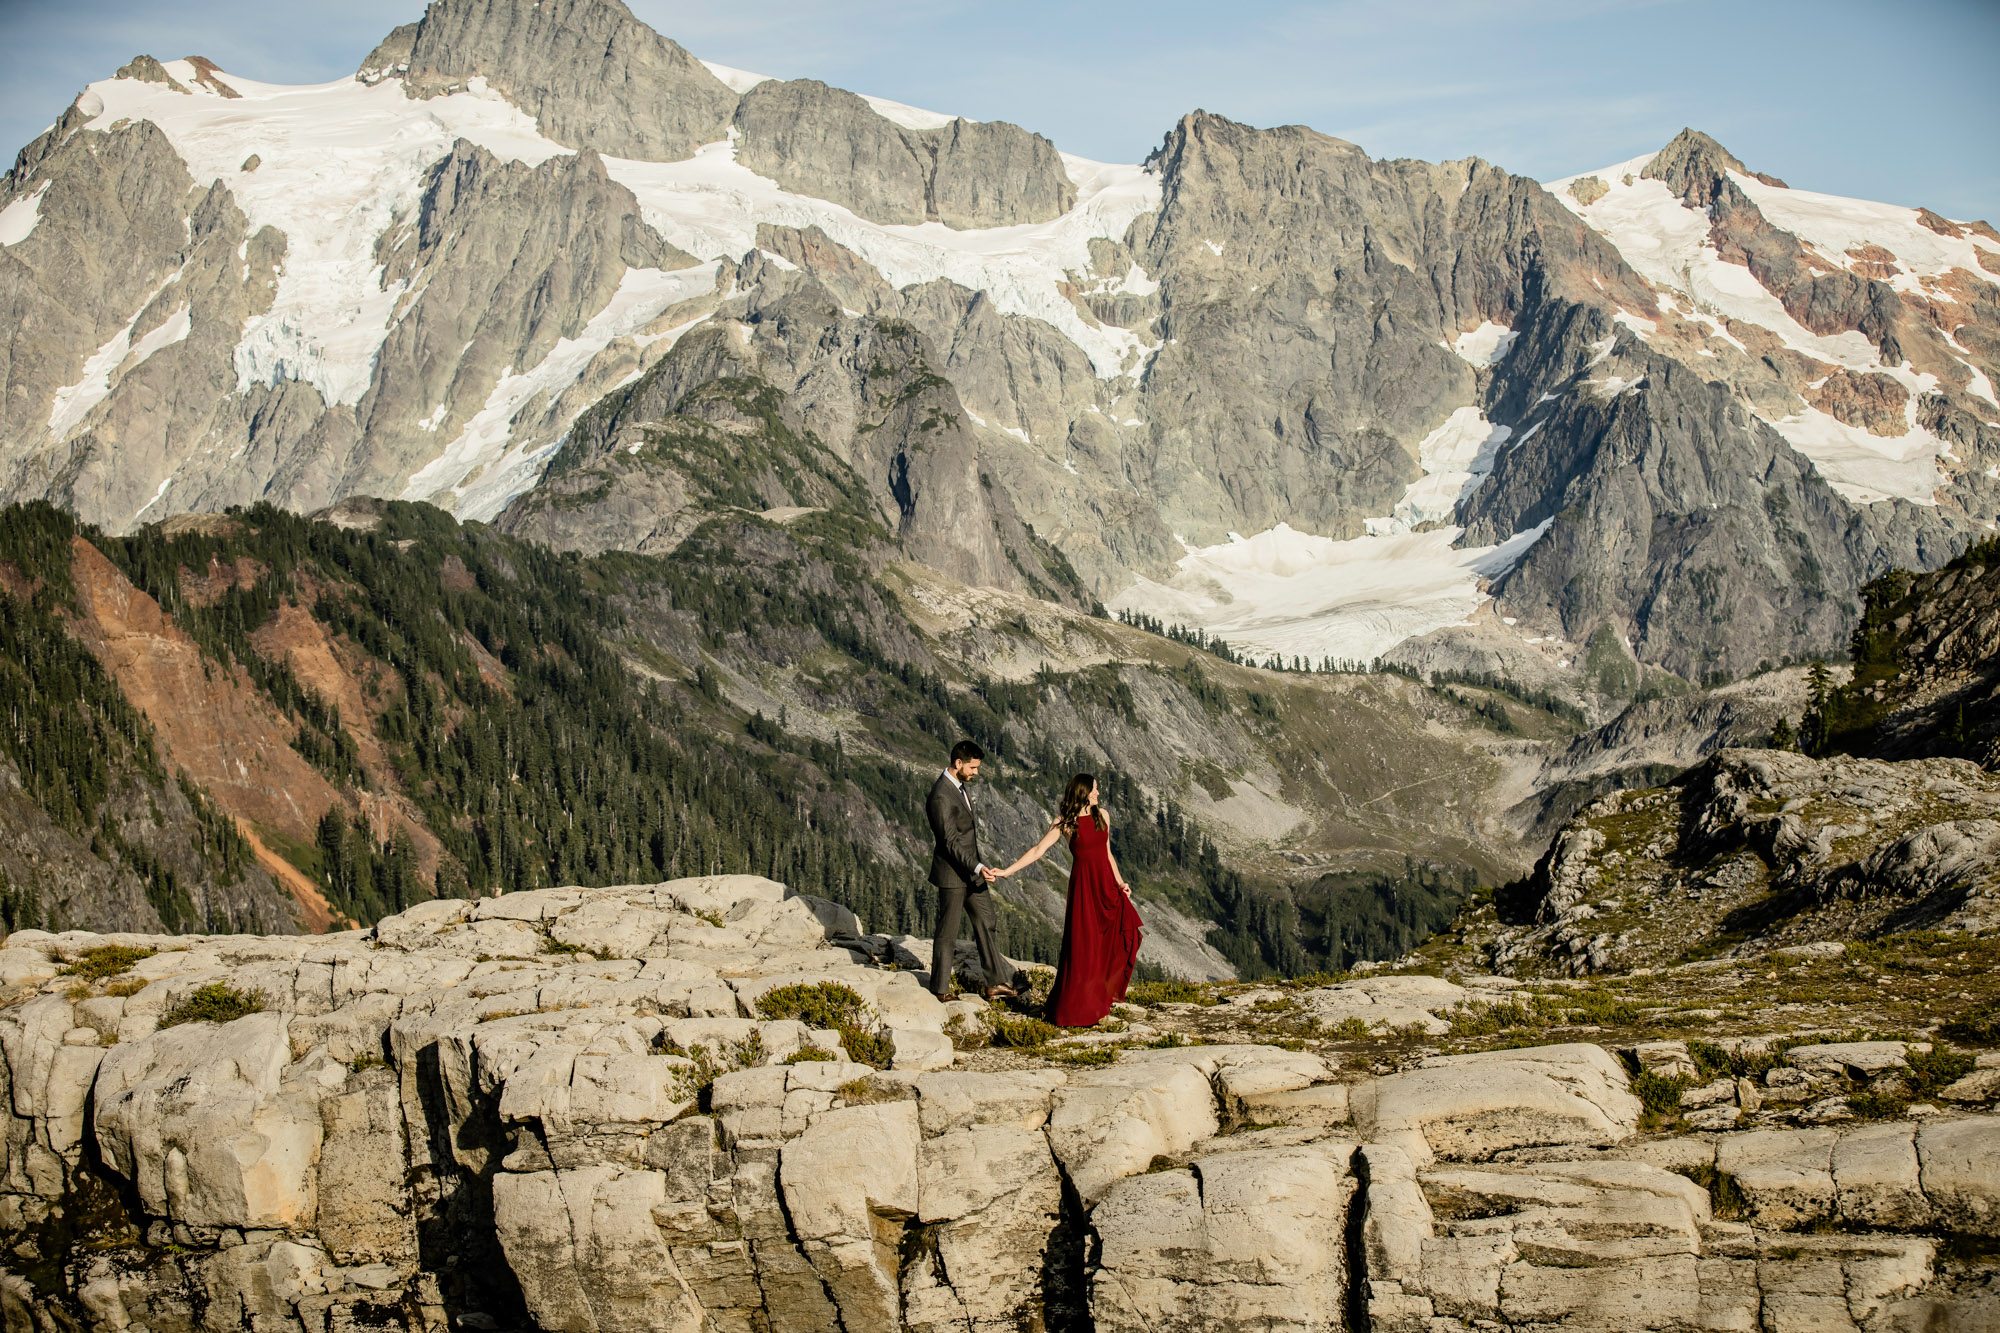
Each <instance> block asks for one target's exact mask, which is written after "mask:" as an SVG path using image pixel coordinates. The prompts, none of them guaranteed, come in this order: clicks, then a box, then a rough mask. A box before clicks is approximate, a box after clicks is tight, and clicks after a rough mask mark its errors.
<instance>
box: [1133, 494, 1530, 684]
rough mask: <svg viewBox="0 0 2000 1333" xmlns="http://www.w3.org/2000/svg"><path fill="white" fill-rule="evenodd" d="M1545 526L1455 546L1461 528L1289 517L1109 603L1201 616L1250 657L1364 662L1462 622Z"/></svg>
mask: <svg viewBox="0 0 2000 1333" xmlns="http://www.w3.org/2000/svg"><path fill="white" fill-rule="evenodd" d="M1547 530H1548V524H1547V523H1543V524H1541V525H1540V526H1538V527H1535V528H1531V529H1529V530H1528V531H1526V532H1523V533H1519V534H1516V535H1515V536H1514V537H1512V538H1510V539H1509V540H1507V541H1506V542H1503V543H1502V544H1500V545H1498V546H1484V547H1473V548H1469V549H1464V550H1456V549H1453V547H1452V543H1453V542H1454V541H1456V540H1458V537H1459V534H1460V532H1461V531H1462V530H1461V529H1459V528H1455V527H1443V528H1433V529H1432V530H1430V531H1428V532H1410V531H1407V530H1398V531H1390V532H1385V533H1383V534H1382V535H1370V536H1365V537H1355V538H1352V539H1350V540H1348V541H1335V540H1334V539H1332V538H1330V537H1315V536H1312V535H1311V534H1309V533H1304V532H1299V531H1296V530H1294V529H1293V528H1292V527H1291V526H1290V525H1289V524H1285V523H1280V524H1279V525H1278V526H1277V527H1275V528H1272V529H1270V530H1269V531H1267V532H1261V533H1258V534H1257V535H1256V536H1255V537H1242V536H1239V535H1237V534H1235V533H1231V534H1230V536H1229V540H1228V541H1226V542H1223V543H1221V544H1220V545H1216V546H1204V547H1193V546H1190V547H1188V553H1187V555H1185V556H1184V557H1182V559H1181V561H1180V567H1179V570H1178V572H1177V573H1176V574H1175V575H1174V577H1173V578H1172V579H1170V580H1168V581H1167V582H1166V583H1156V582H1154V581H1152V580H1150V579H1140V580H1139V581H1138V582H1137V583H1135V584H1133V585H1132V587H1130V588H1128V589H1126V590H1125V591H1124V592H1123V593H1120V594H1119V595H1118V597H1117V598H1116V599H1115V600H1114V601H1113V602H1112V604H1111V605H1112V609H1114V610H1133V611H1142V612H1144V613H1146V614H1147V615H1152V616H1157V617H1159V618H1160V619H1161V620H1163V621H1165V622H1167V623H1168V624H1184V625H1190V626H1199V627H1201V628H1203V629H1206V630H1208V631H1209V632H1210V633H1212V634H1217V635H1220V636H1221V637H1222V638H1224V639H1226V640H1228V641H1229V644H1230V646H1231V647H1232V648H1235V649H1237V650H1239V651H1242V652H1245V653H1248V654H1249V655H1250V656H1251V657H1252V658H1253V659H1261V658H1263V657H1266V656H1271V655H1276V656H1282V657H1286V658H1290V657H1294V656H1302V657H1306V658H1310V659H1312V660H1314V661H1317V660H1319V659H1320V658H1322V657H1335V658H1343V659H1347V660H1351V661H1361V662H1366V661H1371V660H1373V659H1374V658H1376V657H1378V656H1380V655H1381V654H1382V653H1385V652H1387V651H1388V650H1389V649H1391V648H1393V647H1395V646H1396V645H1397V644H1399V643H1401V642H1403V640H1405V639H1408V638H1412V637H1415V636H1416V635H1420V634H1428V633H1430V632H1431V631H1432V630H1437V629H1443V628H1445V627H1446V626H1449V625H1458V624H1463V623H1465V621H1466V620H1467V619H1469V618H1470V617H1471V615H1472V613H1473V612H1474V611H1476V610H1477V609H1478V608H1479V605H1480V603H1482V602H1484V601H1486V600H1487V594H1486V593H1485V592H1484V591H1482V590H1481V583H1482V582H1483V581H1484V580H1488V579H1493V578H1497V577H1499V576H1500V575H1501V574H1504V573H1505V572H1506V571H1507V570H1509V569H1511V568H1513V567H1514V565H1515V564H1516V563H1517V562H1518V561H1519V560H1520V558H1521V557H1522V556H1523V555H1524V554H1526V552H1527V550H1528V548H1529V547H1531V546H1533V545H1534V544H1535V542H1537V541H1538V540H1540V539H1541V536H1542V534H1543V533H1544V532H1546V531H1547Z"/></svg>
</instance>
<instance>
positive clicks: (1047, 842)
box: [999, 824, 1062, 879]
mask: <svg viewBox="0 0 2000 1333" xmlns="http://www.w3.org/2000/svg"><path fill="white" fill-rule="evenodd" d="M1061 836H1062V825H1060V824H1051V825H1049V831H1048V832H1047V833H1044V834H1043V835H1042V840H1041V841H1040V842H1038V843H1036V844H1035V845H1034V846H1033V847H1030V848H1029V849H1028V850H1027V851H1025V852H1022V853H1021V858H1020V860H1018V861H1016V862H1014V864H1013V865H1010V866H1008V867H1007V868H1006V869H1005V870H1002V871H1000V872H999V875H1000V878H1002V879H1005V878H1007V877H1008V876H1009V875H1011V874H1013V873H1014V872H1015V871H1017V870H1025V869H1027V868H1028V867H1029V866H1031V865H1033V864H1034V863H1035V862H1037V861H1039V860H1041V859H1042V853H1044V852H1046V851H1048V849H1049V848H1051V847H1053V846H1055V845H1056V839H1057V838H1060V837H1061Z"/></svg>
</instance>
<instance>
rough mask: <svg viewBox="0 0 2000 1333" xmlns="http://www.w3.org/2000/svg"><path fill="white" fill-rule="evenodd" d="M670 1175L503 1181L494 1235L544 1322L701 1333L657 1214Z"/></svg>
mask: <svg viewBox="0 0 2000 1333" xmlns="http://www.w3.org/2000/svg"><path fill="white" fill-rule="evenodd" d="M665 1200H666V1176H665V1175H664V1174H663V1173H661V1172H658V1171H627V1170H624V1169H622V1168H620V1167H616V1166H610V1165H598V1166H588V1167H582V1168H578V1169H576V1170H570V1171H536V1172H530V1173H526V1174H515V1173H503V1174H501V1175H499V1176H496V1177H495V1178H494V1181H493V1228H494V1231H495V1232H496V1233H497V1234H498V1236H499V1239H500V1246H501V1249H502V1250H503V1251H504V1252H505V1254H506V1256H507V1266H508V1267H509V1268H511V1269H512V1270H513V1272H514V1277H515V1280H516V1281H517V1282H518V1283H519V1284H520V1288H521V1298H522V1299H523V1300H524V1301H525V1302H526V1303H527V1307H528V1312H529V1313H530V1314H531V1315H533V1316H534V1320H535V1322H536V1324H538V1325H539V1326H540V1327H542V1328H545V1329H556V1330H562V1333H699V1331H700V1330H701V1328H702V1323H703V1320H702V1311H701V1307H700V1305H699V1304H698V1303H697V1302H696V1301H695V1299H694V1295H693V1293H692V1292H690V1291H689V1290H688V1287H687V1284H686V1283H685V1282H684V1281H683V1280H682V1279H681V1276H680V1270H679V1268H678V1267H677V1266H676V1265H675V1263H674V1258H673V1255H672V1254H670V1253H669V1252H668V1249H667V1245H666V1243H665V1241H664V1240H663V1239H662V1237H661V1234H660V1230H659V1228H658V1227H657V1226H655V1225H654V1222H653V1209H654V1207H655V1206H657V1205H660V1204H662V1203H664V1202H665Z"/></svg>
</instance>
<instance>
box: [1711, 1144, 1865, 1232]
mask: <svg viewBox="0 0 2000 1333" xmlns="http://www.w3.org/2000/svg"><path fill="white" fill-rule="evenodd" d="M1838 1138H1839V1135H1838V1134H1836V1133H1835V1132H1834V1131H1833V1130H1830V1129H1763V1130H1753V1131H1751V1132H1749V1133H1744V1134H1731V1135H1728V1136H1726V1137H1724V1138H1722V1139H1719V1140H1718V1141H1717V1142H1716V1147H1715V1167H1716V1170H1718V1171H1725V1172H1727V1173H1729V1174H1730V1175H1732V1176H1734V1177H1735V1178H1736V1183H1737V1185H1738V1186H1739V1187H1740V1188H1741V1189H1742V1191H1743V1195H1744V1198H1745V1199H1746V1200H1747V1201H1748V1202H1749V1205H1750V1216H1751V1219H1752V1220H1753V1221H1754V1222H1756V1223H1757V1224H1759V1225H1761V1226H1768V1227H1777V1228H1784V1227H1796V1226H1800V1225H1802V1224H1804V1223H1807V1222H1811V1221H1813V1220H1814V1219H1816V1218H1821V1217H1831V1216H1832V1215H1833V1212H1834V1200H1835V1194H1834V1179H1833V1165H1832V1162H1833V1145H1834V1143H1835V1142H1836V1140H1837V1139H1838Z"/></svg>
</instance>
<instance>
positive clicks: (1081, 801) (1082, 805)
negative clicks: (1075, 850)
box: [1056, 773, 1097, 833]
mask: <svg viewBox="0 0 2000 1333" xmlns="http://www.w3.org/2000/svg"><path fill="white" fill-rule="evenodd" d="M1096 786H1097V775H1096V774H1095V773H1079V774H1077V775H1076V776H1075V777H1073V778H1071V779H1070V780H1069V786H1067V787H1065V788H1063V798H1062V806H1061V813H1059V814H1058V815H1057V816H1056V823H1058V824H1060V825H1062V831H1063V832H1064V833H1075V832H1076V822H1077V820H1079V819H1081V818H1083V812H1084V811H1086V810H1088V809H1089V808H1090V793H1091V790H1092V788H1094V787H1096Z"/></svg>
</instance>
